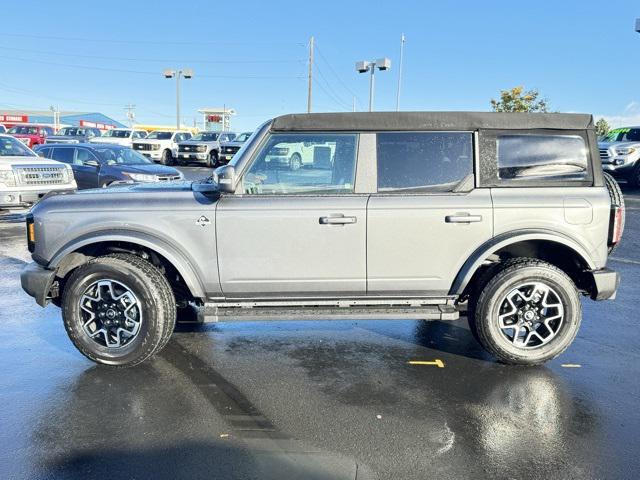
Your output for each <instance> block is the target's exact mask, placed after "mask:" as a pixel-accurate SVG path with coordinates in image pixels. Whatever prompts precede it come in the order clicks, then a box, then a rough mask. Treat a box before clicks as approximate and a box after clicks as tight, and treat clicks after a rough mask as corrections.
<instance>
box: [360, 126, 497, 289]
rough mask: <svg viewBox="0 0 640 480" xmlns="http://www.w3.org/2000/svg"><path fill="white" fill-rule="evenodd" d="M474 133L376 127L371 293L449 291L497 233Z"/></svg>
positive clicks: (370, 211)
mask: <svg viewBox="0 0 640 480" xmlns="http://www.w3.org/2000/svg"><path fill="white" fill-rule="evenodd" d="M473 152H474V148H473V134H472V133H470V132H418V133H414V132H406V133H395V132H394V133H379V134H378V135H377V183H378V193H377V194H374V195H372V196H371V199H370V200H369V206H368V217H367V252H368V260H367V268H368V292H369V294H370V295H411V296H423V295H424V296H432V295H434V296H440V295H446V294H447V293H448V291H449V289H450V288H451V284H452V283H453V280H454V278H455V276H456V274H457V273H458V271H459V269H460V268H461V267H462V265H463V263H464V262H465V260H466V259H467V258H469V256H470V255H471V254H472V253H473V252H474V251H475V250H476V248H478V247H479V246H481V245H482V244H483V243H484V242H486V241H487V240H489V239H490V238H491V237H492V235H493V218H492V202H491V194H490V191H489V189H476V188H475V187H474V183H475V182H474V167H473V165H474V154H473Z"/></svg>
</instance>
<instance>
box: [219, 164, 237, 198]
mask: <svg viewBox="0 0 640 480" xmlns="http://www.w3.org/2000/svg"><path fill="white" fill-rule="evenodd" d="M216 173H217V175H218V189H219V190H220V191H221V192H224V193H234V192H235V191H236V169H235V167H234V166H233V165H225V166H224V167H220V168H219V169H218V170H217V171H216Z"/></svg>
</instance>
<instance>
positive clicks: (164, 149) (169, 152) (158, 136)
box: [132, 130, 191, 165]
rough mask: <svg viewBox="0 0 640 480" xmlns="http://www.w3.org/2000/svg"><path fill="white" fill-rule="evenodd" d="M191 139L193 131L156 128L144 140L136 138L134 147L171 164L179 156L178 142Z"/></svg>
mask: <svg viewBox="0 0 640 480" xmlns="http://www.w3.org/2000/svg"><path fill="white" fill-rule="evenodd" d="M189 139H191V132H186V131H180V130H176V131H170V130H166V131H165V130H156V131H155V132H151V133H150V134H149V135H147V137H146V138H144V139H143V140H135V141H134V142H133V146H132V148H133V149H134V150H135V151H136V152H139V153H141V154H143V155H144V156H145V157H147V158H150V159H152V160H153V161H156V162H158V161H159V162H160V163H162V164H163V165H171V164H173V161H174V159H175V158H178V144H179V143H180V142H184V141H186V140H189Z"/></svg>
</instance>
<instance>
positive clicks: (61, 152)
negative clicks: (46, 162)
mask: <svg viewBox="0 0 640 480" xmlns="http://www.w3.org/2000/svg"><path fill="white" fill-rule="evenodd" d="M74 150H75V149H73V148H54V149H53V154H52V155H51V158H52V159H54V160H57V161H59V162H64V163H69V164H71V163H73V151H74Z"/></svg>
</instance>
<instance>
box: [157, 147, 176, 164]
mask: <svg viewBox="0 0 640 480" xmlns="http://www.w3.org/2000/svg"><path fill="white" fill-rule="evenodd" d="M160 163H161V164H162V165H167V166H170V165H173V155H172V154H171V150H169V149H165V150H164V151H163V152H162V156H161V157H160Z"/></svg>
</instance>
